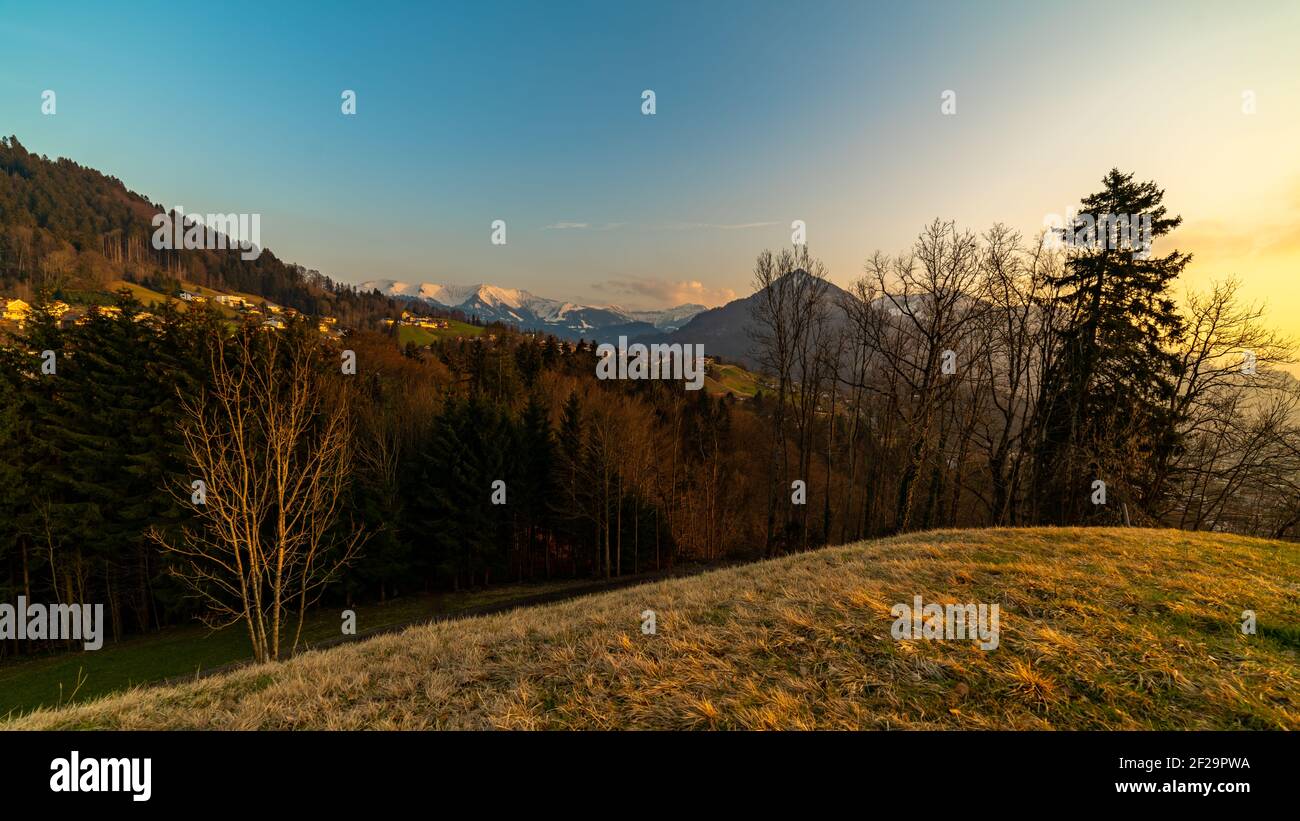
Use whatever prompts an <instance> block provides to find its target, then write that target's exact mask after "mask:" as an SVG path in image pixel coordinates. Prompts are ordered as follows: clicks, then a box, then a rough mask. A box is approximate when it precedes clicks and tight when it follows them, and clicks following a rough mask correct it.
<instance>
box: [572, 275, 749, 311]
mask: <svg viewBox="0 0 1300 821" xmlns="http://www.w3.org/2000/svg"><path fill="white" fill-rule="evenodd" d="M594 287H595V289H596V290H597V291H602V292H605V293H609V294H612V295H615V296H616V297H618V296H632V297H640V298H643V299H646V300H651V301H653V303H654V304H655V305H656V306H658V307H665V308H669V307H676V306H678V305H684V304H686V303H688V302H689V303H697V304H700V305H706V306H708V307H715V306H717V305H722V304H723V303H726V302H730V301H731V300H733V299H735V298H736V292H735V291H733V290H732V289H730V288H711V287H709V286H707V285H705V284H704V283H703V282H700V281H699V280H695V279H691V280H676V281H675V280H668V279H655V278H652V277H634V278H629V279H610V280H606V281H605V282H600V283H597V284H596V285H595V286H594Z"/></svg>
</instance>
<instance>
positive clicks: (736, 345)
mask: <svg viewBox="0 0 1300 821" xmlns="http://www.w3.org/2000/svg"><path fill="white" fill-rule="evenodd" d="M827 287H828V289H829V292H828V294H827V302H828V309H829V311H830V314H831V317H830V318H831V321H832V323H835V324H838V323H839V322H842V321H843V319H844V313H843V311H842V310H841V309H840V308H839V303H840V301H841V298H842V297H844V296H847V295H846V294H844V292H843V291H842V290H841V289H840V288H839V287H837V286H836V285H834V284H833V283H829V282H828V283H827ZM358 288H359V289H360V290H361V291H362V292H363V293H364V292H369V291H371V290H375V291H378V292H379V293H381V294H384V295H385V296H389V297H393V298H396V299H409V300H419V301H423V302H425V303H429V304H432V305H437V306H440V307H443V308H450V309H454V310H458V311H461V312H463V313H464V314H466V315H467V316H478V317H479V319H480V320H482V321H483V322H494V321H496V322H505V323H509V324H512V325H517V326H519V327H521V328H523V329H525V330H542V331H546V332H548V333H553V334H555V335H556V336H560V337H564V338H567V339H590V340H595V341H596V342H610V343H615V342H617V341H618V338H619V337H620V336H625V337H627V339H628V341H629V342H643V343H650V342H668V343H677V342H680V343H683V344H702V345H703V346H704V352H705V354H707V355H709V356H720V357H722V358H723V359H725V360H727V361H730V362H738V363H741V364H745V365H753V357H752V356H751V354H752V351H753V347H754V340H753V336H752V334H751V332H750V328H751V326H752V324H753V319H752V316H753V308H754V303H755V301H756V300H758V299H760V298H761V295H760V294H759V293H754V294H751V295H750V296H747V297H743V298H741V299H735V300H732V301H731V302H728V303H727V304H726V305H722V306H720V307H718V308H705V307H704V306H703V305H693V304H688V305H678V306H677V307H675V308H667V309H665V310H662V311H629V310H625V309H623V308H619V307H617V306H612V305H611V306H605V307H597V306H591V305H580V304H577V303H574V302H563V301H560V300H555V299H546V298H545V297H539V296H537V295H535V294H531V293H529V292H528V291H524V290H520V289H518V288H502V287H499V286H496V285H439V284H436V283H432V282H424V283H406V282H398V281H395V280H391V279H381V280H372V281H370V282H363V283H362V284H361V285H359V286H358Z"/></svg>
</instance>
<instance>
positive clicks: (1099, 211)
mask: <svg viewBox="0 0 1300 821" xmlns="http://www.w3.org/2000/svg"><path fill="white" fill-rule="evenodd" d="M1102 186H1103V187H1102V189H1101V190H1100V191H1098V192H1097V193H1095V194H1092V195H1090V196H1088V197H1086V198H1084V199H1083V202H1082V204H1083V210H1082V211H1081V213H1080V215H1079V216H1078V217H1077V218H1076V219H1075V220H1074V221H1073V223H1072V224H1071V225H1068V226H1066V228H1065V229H1064V231H1065V233H1066V238H1067V243H1068V246H1069V247H1068V250H1067V254H1068V259H1067V261H1066V264H1065V268H1064V271H1063V273H1062V274H1061V275H1060V276H1059V277H1055V278H1053V282H1052V284H1053V285H1054V286H1056V288H1057V295H1056V296H1055V298H1054V299H1055V301H1056V305H1054V306H1051V307H1052V308H1054V309H1055V310H1056V311H1057V315H1058V316H1061V317H1063V320H1064V327H1063V328H1062V330H1061V335H1060V348H1059V351H1058V353H1057V357H1056V359H1055V361H1054V363H1053V365H1052V367H1051V369H1050V370H1049V372H1048V374H1047V377H1046V380H1045V385H1044V396H1043V399H1044V415H1043V418H1042V435H1041V439H1040V445H1039V447H1038V453H1037V460H1036V467H1037V483H1036V485H1037V487H1036V490H1037V494H1038V497H1037V501H1038V511H1039V517H1040V518H1041V519H1044V520H1047V521H1058V522H1073V521H1078V520H1080V519H1082V518H1085V517H1086V516H1088V515H1089V514H1092V513H1095V512H1101V511H1104V510H1107V508H1101V507H1100V506H1099V505H1097V504H1096V501H1095V500H1096V499H1099V498H1100V496H1099V494H1098V493H1097V490H1098V488H1099V486H1097V485H1095V482H1097V481H1098V480H1100V481H1102V482H1105V483H1106V491H1107V504H1108V505H1110V508H1109V510H1110V511H1111V514H1112V516H1113V515H1115V514H1114V507H1115V506H1116V505H1126V506H1133V507H1135V508H1148V509H1149V508H1150V506H1151V505H1152V504H1153V503H1154V502H1155V499H1153V498H1152V496H1153V494H1154V493H1156V492H1157V490H1158V487H1157V483H1156V479H1155V474H1156V471H1155V467H1156V466H1157V465H1158V464H1159V463H1160V461H1161V460H1162V458H1164V456H1165V455H1166V454H1168V453H1169V452H1170V451H1172V450H1173V449H1174V448H1176V447H1177V446H1178V442H1177V435H1176V425H1175V422H1176V420H1174V419H1171V418H1170V416H1169V411H1168V410H1167V409H1168V407H1169V402H1168V400H1169V397H1170V396H1171V394H1172V392H1173V390H1174V379H1175V378H1176V376H1177V368H1178V359H1177V358H1176V357H1175V356H1174V354H1173V353H1172V351H1171V349H1170V345H1171V343H1174V342H1176V341H1177V340H1178V339H1179V338H1180V336H1181V334H1182V321H1181V319H1180V317H1179V315H1178V312H1177V310H1176V308H1175V305H1174V300H1173V298H1172V296H1171V294H1170V285H1171V283H1172V282H1173V280H1174V279H1175V278H1176V277H1177V276H1178V275H1179V274H1180V273H1181V272H1182V270H1183V269H1184V268H1185V267H1186V266H1187V263H1188V262H1189V261H1190V260H1191V256H1190V255H1189V254H1183V253H1180V252H1178V251H1177V250H1174V251H1171V252H1170V253H1168V254H1166V255H1165V256H1162V257H1157V256H1154V255H1153V254H1152V253H1151V251H1150V247H1149V243H1150V242H1151V241H1152V240H1155V239H1158V238H1160V237H1162V236H1164V235H1166V234H1168V233H1169V232H1170V231H1172V230H1173V229H1174V228H1176V227H1177V226H1178V225H1179V223H1180V222H1181V221H1182V218H1181V217H1176V216H1174V217H1171V216H1169V215H1168V214H1167V212H1166V209H1165V207H1164V205H1162V201H1163V199H1164V191H1163V190H1161V189H1159V188H1157V187H1156V185H1155V183H1154V182H1135V181H1134V180H1133V175H1132V174H1122V173H1120V172H1119V171H1118V170H1116V169H1112V170H1111V172H1110V173H1109V174H1107V175H1106V177H1105V179H1104V180H1103V181H1102ZM1122 220H1127V222H1128V226H1129V230H1128V234H1129V241H1128V242H1125V241H1124V236H1123V232H1122V231H1120V230H1117V228H1116V226H1117V225H1122V224H1123V223H1122ZM1145 220H1149V226H1150V229H1149V232H1148V233H1146V234H1145V236H1144V235H1143V232H1142V231H1139V230H1137V227H1138V226H1139V225H1142V224H1143V222H1144V221H1145ZM1090 228H1091V229H1092V230H1091V231H1090V230H1089V229H1090ZM1080 239H1082V240H1083V241H1082V242H1080ZM1144 246H1145V247H1144Z"/></svg>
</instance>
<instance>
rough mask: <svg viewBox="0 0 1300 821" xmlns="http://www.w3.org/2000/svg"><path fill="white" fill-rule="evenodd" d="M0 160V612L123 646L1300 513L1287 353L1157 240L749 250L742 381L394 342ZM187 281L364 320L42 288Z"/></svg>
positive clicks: (550, 349) (339, 308)
mask: <svg viewBox="0 0 1300 821" xmlns="http://www.w3.org/2000/svg"><path fill="white" fill-rule="evenodd" d="M0 167H2V168H3V169H4V171H5V173H4V174H3V175H0V283H3V284H2V285H0V287H3V288H8V289H11V290H16V289H18V288H20V287H21V288H26V289H28V290H27V291H26V292H25V293H26V294H28V295H30V296H31V298H32V301H33V303H34V304H35V305H36V307H37V310H36V313H35V315H34V317H33V319H32V321H30V322H28V323H27V324H26V326H25V327H24V328H23V329H22V330H21V332H13V333H11V334H9V335H8V336H7V337H5V338H4V339H3V340H0V394H2V395H3V397H4V400H3V403H0V453H3V454H4V455H3V458H0V588H3V589H0V599H6V600H12V599H13V598H14V597H16V596H18V595H25V596H27V597H29V598H30V599H36V600H41V599H47V600H53V601H102V602H104V603H106V604H107V605H108V606H107V608H106V609H107V612H108V613H109V614H110V616H111V624H112V628H113V637H114V638H118V637H121V636H123V635H127V634H130V633H137V632H145V631H150V630H155V629H158V628H159V627H161V626H164V625H168V624H175V623H178V622H181V621H186V620H190V619H192V618H195V617H201V618H204V619H206V620H208V621H209V622H210V623H213V624H214V625H215V624H234V623H241V624H242V625H243V627H242V628H241V629H244V628H247V629H248V630H249V632H250V638H251V640H252V642H253V644H254V647H255V649H256V652H257V655H258V656H259V657H269V658H274V657H278V656H279V654H280V652H281V650H280V645H279V642H280V637H281V634H282V633H284V631H285V630H286V629H290V630H291V629H292V628H291V626H290V627H286V626H285V625H286V624H291V622H292V619H293V617H294V616H295V614H300V613H301V612H302V611H303V610H305V609H306V608H308V607H310V606H311V605H313V604H315V603H319V602H327V603H331V604H341V603H347V602H351V601H355V600H358V599H385V598H388V597H392V596H395V595H405V594H409V593H412V592H416V591H421V590H428V589H434V588H456V587H466V586H478V585H488V584H492V583H493V582H498V581H505V580H523V579H540V578H555V577H613V576H619V575H626V574H635V573H639V572H643V571H646V570H652V569H665V568H669V567H671V566H673V564H674V563H676V562H680V561H683V560H690V561H700V562H717V561H723V560H738V559H753V558H760V557H764V556H774V555H780V554H783V553H788V552H792V551H798V550H806V549H810V548H813V547H816V546H819V545H824V544H827V543H840V542H846V541H851V540H855V539H860V538H867V537H872V536H878V535H882V534H888V533H895V532H900V531H907V530H916V529H925V528H933V527H948V526H962V527H979V526H989V525H1017V524H1035V523H1056V524H1090V523H1107V524H1113V523H1127V524H1133V525H1139V524H1141V525H1147V524H1165V525H1171V526H1177V527H1184V528H1189V529H1212V530H1221V531H1233V532H1242V533H1252V534H1264V535H1273V536H1281V537H1293V536H1294V535H1295V531H1296V527H1297V526H1298V525H1300V427H1297V424H1296V414H1295V411H1296V407H1297V403H1298V402H1300V394H1297V391H1296V388H1295V385H1296V383H1295V381H1294V380H1292V379H1291V378H1290V377H1289V376H1287V375H1285V374H1284V373H1282V372H1281V371H1279V370H1277V366H1278V365H1280V364H1284V363H1287V362H1290V361H1291V359H1292V349H1291V346H1290V343H1289V341H1288V340H1285V339H1282V338H1280V337H1278V336H1277V335H1275V334H1274V333H1272V332H1271V331H1269V330H1268V329H1267V327H1266V326H1265V325H1264V324H1263V322H1262V319H1261V312H1260V310H1259V309H1258V308H1256V307H1252V306H1248V305H1243V304H1241V303H1240V301H1239V300H1238V299H1237V297H1236V293H1235V286H1234V284H1233V283H1232V281H1230V280H1228V281H1224V282H1223V283H1221V284H1219V285H1217V286H1215V287H1213V288H1212V289H1211V290H1210V291H1209V292H1208V293H1204V294H1192V295H1190V296H1189V297H1187V298H1185V299H1182V300H1181V301H1179V300H1178V299H1177V296H1178V295H1177V294H1176V293H1175V291H1174V287H1175V285H1176V283H1177V278H1178V276H1179V274H1180V273H1181V272H1182V271H1183V270H1184V268H1185V267H1186V265H1187V264H1188V262H1189V260H1190V257H1189V256H1187V255H1186V254H1184V253H1181V252H1179V251H1177V250H1173V251H1169V252H1168V253H1166V254H1164V255H1163V256H1160V255H1153V254H1149V253H1148V254H1135V253H1134V250H1135V249H1134V248H1133V247H1128V246H1124V245H1123V244H1122V243H1121V244H1118V245H1117V244H1115V243H1110V242H1094V241H1088V242H1085V243H1082V244H1081V243H1078V242H1066V243H1064V244H1062V243H1060V242H1053V239H1054V238H1053V237H1051V236H1050V235H1046V234H1045V235H1043V236H1040V237H1035V238H1032V239H1026V238H1024V237H1021V236H1020V235H1018V234H1016V233H1015V232H1013V231H1011V230H1009V229H1007V228H1005V227H1003V226H994V227H993V228H991V229H989V230H987V231H985V232H984V233H982V234H975V233H973V232H969V231H962V230H959V229H958V228H957V227H956V226H954V225H952V224H951V223H944V222H935V223H933V224H931V225H929V226H927V227H926V228H924V229H923V231H922V232H921V234H920V235H919V237H918V239H917V240H916V242H915V244H914V246H913V247H912V248H911V249H909V250H908V251H906V252H905V253H903V254H900V255H897V256H887V255H884V254H876V255H874V256H872V257H871V258H870V259H868V260H867V262H866V264H865V266H864V273H863V275H862V276H861V277H860V278H859V279H858V280H857V281H856V282H854V283H853V285H852V287H851V288H850V289H849V290H847V291H839V289H833V288H832V287H831V286H830V285H829V282H828V280H827V279H826V272H825V271H824V268H823V266H822V265H821V263H820V262H819V261H818V260H817V259H816V258H815V257H814V256H812V255H811V253H810V252H809V250H808V248H807V246H799V247H796V248H795V249H793V250H787V251H781V252H763V253H762V254H760V255H759V256H758V258H757V261H756V264H755V271H754V289H755V293H756V294H757V295H758V297H759V298H758V299H757V300H756V301H755V303H754V305H755V307H754V311H753V316H752V318H751V327H750V331H751V334H752V338H753V344H754V359H755V360H756V361H757V362H759V363H760V365H761V367H760V370H761V372H762V373H761V377H760V378H761V384H762V386H763V387H762V389H761V390H760V391H759V392H758V393H757V394H756V395H754V396H752V397H747V398H742V397H737V396H734V395H731V394H729V393H725V392H724V393H719V392H714V394H713V395H711V394H710V392H708V391H689V390H686V388H685V386H684V385H683V384H682V383H681V382H672V381H659V380H601V379H597V378H596V370H597V369H596V363H597V351H596V348H595V346H594V345H593V344H589V343H578V344H572V343H568V342H564V341H560V340H557V339H555V338H554V337H548V336H542V335H537V334H529V333H523V332H520V331H517V330H513V329H509V328H503V327H495V328H493V329H492V333H491V334H484V335H482V336H476V337H474V338H469V339H456V338H452V337H448V338H442V339H439V340H436V341H434V342H432V343H431V344H429V345H428V346H425V347H422V348H417V347H415V346H407V347H405V348H399V346H398V345H396V344H395V342H394V340H393V339H392V337H391V336H386V335H384V334H381V333H378V332H374V331H371V330H368V329H367V328H368V327H370V323H371V321H372V320H373V319H375V318H376V317H378V316H384V315H391V313H390V312H391V311H392V310H393V306H392V305H391V303H388V302H387V300H384V301H383V303H382V304H381V302H380V301H379V300H380V299H382V298H379V297H378V295H372V296H369V297H367V296H363V295H358V294H356V293H355V292H353V291H351V290H349V289H347V288H341V287H339V286H336V285H333V284H332V283H329V282H328V281H327V280H324V279H322V278H316V277H312V276H308V275H306V274H305V273H304V272H303V271H302V270H301V269H299V268H296V267H294V266H288V265H285V264H283V263H280V262H279V261H277V260H276V259H275V257H274V256H273V255H271V254H270V253H269V252H265V253H263V254H262V255H261V257H260V258H259V259H257V260H253V261H244V260H240V259H239V258H238V255H237V254H213V253H212V252H204V251H184V252H169V253H175V254H177V255H178V256H180V257H181V259H180V260H170V259H168V258H165V257H159V256H157V254H156V253H155V252H153V251H151V250H150V251H145V252H140V251H139V250H138V248H139V241H138V240H139V237H140V236H142V235H143V233H142V232H144V231H145V228H146V227H147V226H148V219H149V217H150V216H151V215H152V214H153V213H156V212H157V209H156V208H154V207H153V206H149V205H148V204H147V202H145V201H144V200H143V199H142V198H140V197H137V196H135V195H132V194H129V193H128V192H126V190H125V188H124V187H123V186H122V185H121V183H120V182H118V181H117V180H114V179H111V178H108V177H103V176H102V175H99V174H98V173H97V172H93V171H90V170H89V169H84V168H81V167H79V166H76V165H75V164H73V163H70V162H68V161H66V160H60V161H59V162H57V163H51V162H49V161H46V160H44V159H40V160H36V159H34V158H33V156H32V155H30V154H28V153H26V152H25V151H24V150H23V149H22V148H21V146H19V145H18V144H17V141H16V140H9V141H7V142H5V143H3V144H0ZM38 179H39V180H41V182H40V185H34V184H33V182H32V181H33V180H38ZM38 193H39V195H38ZM1162 199H1163V192H1161V191H1160V190H1159V189H1157V188H1156V187H1155V186H1154V185H1153V184H1151V183H1141V182H1135V181H1134V179H1133V178H1132V176H1129V175H1123V174H1120V173H1119V172H1111V173H1110V174H1109V175H1107V177H1106V178H1105V180H1104V181H1103V186H1102V188H1101V190H1100V191H1099V192H1097V193H1096V194H1094V195H1091V196H1089V197H1086V198H1084V200H1083V203H1084V205H1085V207H1086V208H1087V209H1089V210H1091V211H1093V212H1095V213H1121V214H1139V213H1142V214H1151V215H1152V217H1153V218H1152V226H1153V234H1154V237H1155V238H1156V239H1157V240H1162V239H1163V238H1164V237H1166V236H1167V235H1169V234H1171V232H1173V231H1174V230H1175V229H1176V228H1177V225H1178V222H1179V220H1178V218H1177V217H1172V216H1169V215H1167V214H1166V212H1165V209H1164V206H1163V205H1162ZM1073 227H1074V226H1068V227H1067V229H1072V228H1073ZM1093 239H1096V237H1094V238H1093ZM146 247H147V246H146ZM132 248H136V249H137V250H131V249H132ZM177 270H182V271H183V272H184V273H183V276H184V278H185V279H186V280H187V281H192V282H198V283H203V282H210V283H213V284H219V285H220V286H222V287H227V288H232V289H238V290H242V291H246V292H251V293H259V294H263V295H265V296H267V297H268V298H272V299H274V300H276V301H278V302H281V303H283V304H285V305H289V306H296V307H298V308H299V310H302V311H304V312H307V313H319V312H323V311H326V310H328V311H330V312H333V313H334V314H337V315H338V316H339V317H340V319H341V320H342V321H344V322H346V323H349V324H351V325H352V327H351V329H350V331H349V333H348V334H347V335H346V336H344V337H342V338H334V337H330V336H323V335H322V334H320V333H319V332H318V331H317V329H316V326H315V325H314V324H313V323H312V322H309V321H307V320H306V319H302V320H299V321H294V322H290V323H289V324H288V326H287V327H285V328H284V329H283V330H278V331H267V330H265V329H264V328H260V327H258V326H257V325H256V324H255V323H241V322H238V321H232V320H231V319H230V318H229V317H228V316H222V315H221V314H220V313H218V312H216V311H215V310H210V309H205V308H196V307H192V308H191V309H189V310H180V309H177V308H173V307H167V306H161V307H150V308H149V311H148V315H147V316H145V315H143V312H144V308H143V306H141V305H140V304H139V303H138V302H136V301H135V300H134V299H133V298H132V297H131V296H130V295H129V294H128V293H125V292H124V293H121V294H119V295H118V296H117V297H116V299H117V305H118V306H119V308H120V313H117V314H111V313H103V314H93V313H92V314H91V315H90V317H89V319H88V321H86V322H84V323H82V324H68V323H63V322H60V321H59V320H58V318H57V316H55V315H54V314H53V313H52V312H50V311H47V310H44V309H43V306H44V305H45V304H46V301H47V299H48V297H49V296H50V295H52V294H53V293H55V292H56V291H58V290H60V289H64V290H66V289H78V288H83V289H93V288H95V287H102V286H104V284H105V283H107V282H111V281H114V280H117V279H124V280H126V281H136V282H148V281H150V278H157V277H166V276H169V275H171V276H175V275H176V274H175V271H177ZM168 272H172V273H170V274H169V273H168ZM705 353H707V350H706V351H705ZM340 363H342V364H340ZM349 363H351V366H352V367H349ZM196 483H198V484H196ZM272 567H274V568H275V569H274V572H272V570H270V569H269V568H272ZM250 589H251V590H252V591H253V593H250V592H249V590H250ZM263 593H265V597H264V596H263ZM282 617H283V620H282ZM290 638H291V637H290ZM0 652H6V653H8V652H17V645H15V646H13V647H6V648H3V649H0Z"/></svg>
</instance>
